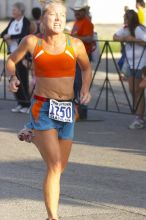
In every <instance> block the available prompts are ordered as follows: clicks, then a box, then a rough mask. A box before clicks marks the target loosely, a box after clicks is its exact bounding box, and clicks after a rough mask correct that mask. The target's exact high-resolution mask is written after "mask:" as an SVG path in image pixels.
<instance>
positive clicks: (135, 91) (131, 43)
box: [113, 10, 146, 129]
mask: <svg viewBox="0 0 146 220" xmlns="http://www.w3.org/2000/svg"><path fill="white" fill-rule="evenodd" d="M113 39H114V40H116V41H120V42H125V43H124V45H125V54H126V62H127V64H128V67H129V71H128V83H129V90H130V92H131V95H132V98H133V103H134V110H135V113H136V118H135V119H134V121H133V122H132V124H130V125H129V128H130V129H141V128H144V110H145V99H144V90H143V89H142V88H140V87H139V84H140V82H141V80H142V71H141V69H142V67H143V66H145V65H146V59H145V57H146V49H145V45H146V43H145V42H146V28H145V27H144V26H143V25H141V24H140V23H139V19H138V15H137V13H136V12H135V11H134V10H127V11H126V13H125V15H124V27H123V28H121V29H119V30H118V31H117V32H116V33H115V34H114V36H113Z"/></svg>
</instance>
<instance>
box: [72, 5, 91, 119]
mask: <svg viewBox="0 0 146 220" xmlns="http://www.w3.org/2000/svg"><path fill="white" fill-rule="evenodd" d="M72 10H73V11H74V15H75V19H76V21H75V23H74V25H73V28H72V32H71V35H72V36H74V37H77V38H79V39H80V40H82V41H83V43H84V46H85V48H86V52H87V54H88V57H89V60H91V53H92V42H93V33H94V31H93V30H94V26H93V24H92V22H91V19H90V17H89V6H88V5H86V4H80V3H78V2H76V3H75V5H74V8H72ZM81 71H83V70H81V68H80V66H79V65H78V64H77V66H76V77H75V83H74V90H75V97H76V98H77V100H79V96H80V90H81V87H82V77H81ZM78 113H79V118H80V119H86V118H87V106H85V105H80V104H79V108H78Z"/></svg>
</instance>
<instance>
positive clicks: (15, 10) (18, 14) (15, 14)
mask: <svg viewBox="0 0 146 220" xmlns="http://www.w3.org/2000/svg"><path fill="white" fill-rule="evenodd" d="M21 16H22V12H21V11H20V10H19V8H17V7H16V6H13V8H12V17H13V18H15V19H17V18H19V17H21Z"/></svg>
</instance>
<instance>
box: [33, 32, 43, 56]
mask: <svg viewBox="0 0 146 220" xmlns="http://www.w3.org/2000/svg"><path fill="white" fill-rule="evenodd" d="M42 40H43V39H42V38H41V36H39V37H38V40H37V43H36V46H35V49H34V52H33V57H35V56H36V54H37V53H39V51H41V50H42Z"/></svg>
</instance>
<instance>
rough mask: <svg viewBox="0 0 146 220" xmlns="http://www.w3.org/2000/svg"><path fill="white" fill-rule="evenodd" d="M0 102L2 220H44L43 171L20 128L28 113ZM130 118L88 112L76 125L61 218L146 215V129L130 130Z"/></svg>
mask: <svg viewBox="0 0 146 220" xmlns="http://www.w3.org/2000/svg"><path fill="white" fill-rule="evenodd" d="M13 105H14V103H13V102H12V101H11V102H7V101H0V219H2V220H20V219H21V220H44V219H45V218H46V216H47V215H46V210H45V207H44V203H43V198H42V190H41V188H42V178H43V175H44V172H45V167H44V164H43V162H42V160H41V158H40V155H39V153H38V152H37V150H36V148H35V147H34V146H33V145H32V144H27V143H23V142H19V141H18V140H17V137H16V133H17V131H18V130H19V129H20V128H21V127H22V126H23V124H24V123H25V122H26V121H27V118H28V116H27V115H23V114H18V113H17V114H16V113H11V112H10V109H11V107H13ZM131 120H132V116H129V115H122V114H112V113H105V112H98V111H90V112H89V116H88V121H86V122H78V123H76V132H75V139H74V144H73V149H72V153H71V156H70V160H69V164H68V167H67V169H66V171H65V173H64V175H63V176H62V182H61V201H60V208H59V215H60V217H61V219H63V220H145V219H146V187H145V186H146V144H145V143H146V135H145V133H146V130H145V129H143V130H141V131H131V130H128V129H127V125H128V124H129V123H130V122H131Z"/></svg>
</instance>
